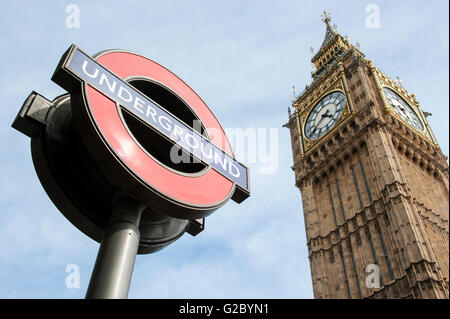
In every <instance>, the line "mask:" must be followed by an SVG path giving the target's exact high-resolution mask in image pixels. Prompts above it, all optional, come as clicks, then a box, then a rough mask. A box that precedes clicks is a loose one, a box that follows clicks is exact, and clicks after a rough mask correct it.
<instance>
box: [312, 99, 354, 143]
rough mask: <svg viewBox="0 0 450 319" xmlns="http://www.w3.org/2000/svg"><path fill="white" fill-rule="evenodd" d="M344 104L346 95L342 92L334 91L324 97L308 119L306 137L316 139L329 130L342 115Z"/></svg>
mask: <svg viewBox="0 0 450 319" xmlns="http://www.w3.org/2000/svg"><path fill="white" fill-rule="evenodd" d="M344 106H345V95H344V93H342V92H333V93H330V94H328V95H326V96H325V97H324V98H322V99H321V100H320V101H319V103H317V104H316V106H314V108H313V109H312V111H311V113H309V116H308V119H307V120H306V124H305V135H306V137H307V138H309V139H310V140H315V139H317V138H319V137H321V136H323V135H324V134H325V133H326V132H328V131H329V130H330V129H331V128H332V127H333V126H334V125H335V124H336V122H337V121H338V120H339V118H340V117H341V115H342V111H344Z"/></svg>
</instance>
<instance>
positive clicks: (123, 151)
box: [85, 51, 234, 207]
mask: <svg viewBox="0 0 450 319" xmlns="http://www.w3.org/2000/svg"><path fill="white" fill-rule="evenodd" d="M96 60H97V61H98V62H99V63H100V64H102V65H103V66H105V67H106V68H108V69H109V70H110V71H112V72H113V73H115V74H116V75H117V76H119V77H120V78H122V79H125V78H129V77H132V76H140V77H147V78H150V79H152V80H155V81H157V82H159V83H162V84H163V85H165V86H167V87H168V88H169V89H171V90H172V91H174V92H175V93H177V94H178V96H179V97H181V98H182V99H183V100H184V101H185V102H186V103H187V104H188V105H189V106H190V107H191V108H192V110H193V111H194V112H195V114H196V115H197V116H198V118H199V119H200V120H201V122H202V123H203V125H204V127H206V130H207V131H208V129H214V130H215V132H220V134H221V135H222V136H219V135H218V134H215V135H212V136H211V142H212V143H214V144H215V145H216V146H217V147H219V148H221V149H222V150H223V151H224V152H226V153H228V154H229V155H231V156H232V150H231V146H230V144H229V142H228V139H227V138H226V135H225V132H224V130H223V128H222V127H221V125H220V124H219V122H218V121H217V119H216V118H215V116H214V114H213V113H212V112H211V110H210V109H209V108H208V106H207V105H206V104H205V103H204V102H203V101H202V100H201V99H200V97H199V96H198V95H197V94H196V93H195V92H194V91H193V90H192V89H191V88H190V87H189V86H188V85H187V84H186V83H184V82H183V81H182V80H181V79H180V78H178V77H177V76H176V75H174V74H173V73H172V72H170V71H169V70H167V69H166V68H164V67H163V66H161V65H159V64H158V63H156V62H154V61H152V60H150V59H148V58H145V57H143V56H140V55H137V54H134V53H131V52H123V51H111V52H106V53H104V54H102V55H100V56H99V57H97V58H96ZM85 93H86V98H87V101H88V102H89V103H88V104H89V108H90V111H91V114H92V116H93V118H94V120H95V122H96V124H97V127H98V129H99V131H100V132H101V134H102V135H103V137H104V138H105V140H106V141H107V143H108V144H109V146H110V148H111V149H112V151H113V152H114V153H115V154H116V155H117V156H118V157H119V158H120V160H121V161H122V162H123V163H124V164H125V165H126V166H127V167H128V168H129V169H131V170H132V171H133V172H134V174H136V175H137V176H138V177H139V178H140V179H141V180H142V181H144V182H145V183H146V184H148V185H149V186H150V187H152V188H153V189H154V190H156V191H157V192H159V193H161V194H163V195H164V196H166V197H169V198H170V199H172V200H175V201H177V202H180V203H182V204H184V205H186V204H187V205H189V206H194V207H208V206H217V205H218V204H220V203H224V202H225V201H226V200H228V198H230V196H231V195H232V192H233V191H234V183H233V182H231V181H230V180H228V179H227V178H225V177H224V176H222V175H221V174H219V173H218V172H216V171H215V170H213V169H209V170H207V171H206V172H205V173H204V174H203V175H197V174H196V175H192V176H189V174H178V173H176V172H175V171H172V170H170V169H167V168H166V167H164V166H162V165H161V164H160V163H159V162H157V161H156V160H155V159H153V158H152V157H151V156H149V155H148V154H147V153H146V152H144V151H143V150H142V148H141V147H140V146H139V145H138V144H137V143H136V142H135V141H134V139H133V138H132V137H131V136H130V133H129V131H128V130H127V128H126V126H125V125H124V123H123V121H122V119H121V117H120V114H119V111H118V108H117V106H116V103H115V102H114V101H112V100H110V99H109V98H107V97H106V96H105V95H103V94H101V93H100V92H98V91H97V90H96V89H94V88H93V87H91V86H89V85H88V86H87V88H85Z"/></svg>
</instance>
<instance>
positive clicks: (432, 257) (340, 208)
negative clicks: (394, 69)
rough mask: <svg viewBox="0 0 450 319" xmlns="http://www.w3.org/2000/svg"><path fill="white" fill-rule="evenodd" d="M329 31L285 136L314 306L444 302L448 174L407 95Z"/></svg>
mask: <svg viewBox="0 0 450 319" xmlns="http://www.w3.org/2000/svg"><path fill="white" fill-rule="evenodd" d="M324 22H325V24H326V34H325V40H324V41H323V43H322V46H321V47H320V49H319V50H318V52H317V53H316V54H315V55H314V56H313V58H312V63H313V64H314V67H315V68H314V71H313V73H312V77H313V80H312V83H311V84H310V85H308V86H307V87H306V88H305V90H304V91H303V92H302V93H301V94H300V95H299V96H298V97H296V99H295V100H294V102H293V107H294V112H292V113H291V112H289V121H288V123H287V124H286V125H285V126H286V127H288V128H289V129H290V133H291V142H292V151H293V159H294V165H293V167H292V169H293V171H294V173H295V181H296V186H297V187H298V188H299V189H300V192H301V196H302V201H303V213H304V221H305V226H306V236H307V245H308V252H309V260H310V265H311V275H312V282H313V289H314V296H315V298H449V288H448V281H449V236H448V235H449V233H448V232H449V227H448V217H449V200H448V196H449V172H448V164H447V162H446V160H445V157H444V155H443V154H442V152H441V150H440V148H439V145H438V142H437V141H436V139H435V137H434V135H433V133H432V131H431V128H430V126H429V124H428V122H427V119H426V113H424V112H423V111H422V110H421V108H420V105H419V102H418V101H417V99H416V97H415V96H414V94H410V93H408V92H407V91H406V89H405V88H404V87H402V86H401V85H400V84H399V83H398V82H395V81H393V80H391V79H390V78H389V77H388V76H387V75H385V74H384V73H383V72H382V71H380V70H379V69H378V68H376V67H375V66H374V65H373V64H372V62H371V61H370V60H369V59H367V58H366V57H365V55H364V54H363V53H362V52H361V51H360V50H359V48H358V47H355V46H353V45H352V44H351V43H350V42H349V41H348V40H347V39H346V38H344V37H342V36H341V35H340V34H339V33H338V32H337V31H336V29H335V28H333V27H332V26H331V24H330V19H329V17H328V16H327V15H326V13H325V14H324Z"/></svg>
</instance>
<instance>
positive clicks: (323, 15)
mask: <svg viewBox="0 0 450 319" xmlns="http://www.w3.org/2000/svg"><path fill="white" fill-rule="evenodd" d="M329 14H330V13H327V12H326V11H324V12H323V13H322V20H323V22H325V23H326V24H327V25H329V24H330V21H331V19H330V17H329V16H328V15H329Z"/></svg>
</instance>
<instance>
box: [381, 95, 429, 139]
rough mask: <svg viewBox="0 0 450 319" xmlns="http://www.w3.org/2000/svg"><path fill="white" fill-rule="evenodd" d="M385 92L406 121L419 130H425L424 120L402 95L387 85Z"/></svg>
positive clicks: (391, 103)
mask: <svg viewBox="0 0 450 319" xmlns="http://www.w3.org/2000/svg"><path fill="white" fill-rule="evenodd" d="M383 93H384V96H385V97H386V99H387V100H388V102H389V104H390V105H391V106H392V108H393V109H394V110H395V112H397V114H398V115H400V117H401V118H402V119H403V120H404V121H405V122H406V123H408V124H409V125H411V126H412V127H414V128H415V129H417V130H419V131H423V124H422V121H421V120H420V119H419V117H418V116H417V114H416V112H414V111H413V109H412V108H411V107H410V106H409V105H408V103H406V102H405V100H404V99H403V98H402V97H401V96H400V95H398V94H397V93H395V92H394V91H393V90H391V89H389V88H387V87H384V88H383Z"/></svg>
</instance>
